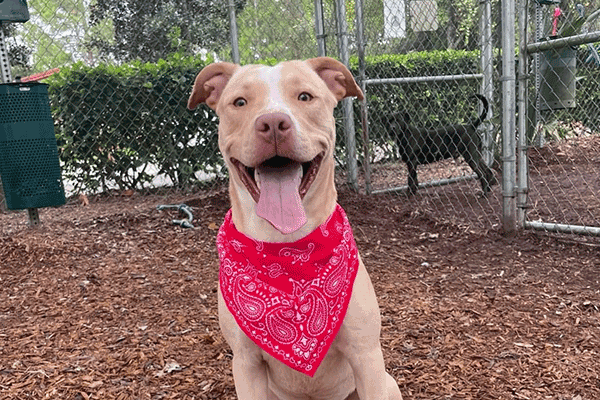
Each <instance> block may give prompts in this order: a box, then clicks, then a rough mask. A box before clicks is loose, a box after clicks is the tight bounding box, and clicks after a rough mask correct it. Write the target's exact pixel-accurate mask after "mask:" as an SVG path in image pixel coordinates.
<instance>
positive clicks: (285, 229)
mask: <svg viewBox="0 0 600 400" xmlns="http://www.w3.org/2000/svg"><path fill="white" fill-rule="evenodd" d="M258 74H259V76H260V78H261V79H262V80H263V81H265V82H266V84H267V87H268V88H269V92H268V95H267V99H266V104H265V107H264V109H263V110H262V112H261V115H264V114H268V113H273V112H278V113H285V114H287V115H288V116H290V118H291V119H292V123H294V124H295V123H296V121H295V119H294V115H293V113H292V110H291V108H290V107H289V104H287V102H286V100H285V97H284V93H283V90H284V88H283V87H282V84H281V81H282V67H281V66H275V67H262V68H260V69H259V70H258ZM257 117H258V116H257ZM255 178H256V182H257V185H258V187H259V188H260V198H259V201H258V204H257V205H256V213H257V215H258V216H260V217H261V218H264V219H265V220H267V221H269V222H270V223H271V225H273V226H274V227H275V228H276V229H277V230H279V231H280V232H281V233H283V234H289V233H292V232H295V231H297V230H298V229H300V228H301V227H302V226H304V224H306V221H307V220H306V214H305V211H304V207H303V206H302V200H301V199H300V194H299V193H298V188H299V186H300V183H301V180H302V165H301V164H300V163H298V162H293V161H291V162H289V163H287V164H285V165H281V166H279V167H273V166H266V165H261V166H258V167H257V168H256V174H255Z"/></svg>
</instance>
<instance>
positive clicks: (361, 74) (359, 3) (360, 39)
mask: <svg viewBox="0 0 600 400" xmlns="http://www.w3.org/2000/svg"><path fill="white" fill-rule="evenodd" d="M354 10H355V13H356V50H357V52H358V81H359V84H360V88H361V89H362V91H363V93H364V94H365V98H364V99H363V100H362V101H361V102H360V116H361V118H360V119H361V122H362V138H363V166H364V170H365V190H366V192H367V194H370V193H371V190H372V188H371V163H370V160H369V157H370V156H369V153H370V152H369V122H368V118H369V114H368V108H367V95H366V93H367V84H366V83H365V79H366V65H365V34H364V23H365V21H364V15H363V0H356V2H355V3H354Z"/></svg>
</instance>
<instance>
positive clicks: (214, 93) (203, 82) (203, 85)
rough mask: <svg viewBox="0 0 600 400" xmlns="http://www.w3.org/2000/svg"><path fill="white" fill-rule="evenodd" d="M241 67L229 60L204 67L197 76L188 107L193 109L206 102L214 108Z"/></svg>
mask: <svg viewBox="0 0 600 400" xmlns="http://www.w3.org/2000/svg"><path fill="white" fill-rule="evenodd" d="M239 67H240V66H239V65H237V64H232V63H228V62H219V63H214V64H210V65H208V66H206V67H204V68H203V69H202V71H200V73H199V74H198V76H196V80H195V81H194V88H193V89H192V94H191V95H190V98H189V99H188V103H187V107H188V108H189V109H190V110H193V109H194V108H196V106H197V105H198V104H200V103H206V105H208V106H209V107H210V108H212V109H213V110H214V109H215V107H216V106H217V103H218V102H219V98H221V94H222V93H223V89H224V88H225V85H227V82H229V79H230V78H231V76H232V75H233V74H234V72H235V71H236V70H237V69H238V68H239Z"/></svg>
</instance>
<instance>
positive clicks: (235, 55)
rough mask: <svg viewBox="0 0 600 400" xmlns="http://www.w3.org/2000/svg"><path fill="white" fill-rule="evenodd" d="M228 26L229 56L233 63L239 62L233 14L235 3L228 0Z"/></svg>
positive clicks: (236, 32)
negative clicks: (229, 35) (229, 30)
mask: <svg viewBox="0 0 600 400" xmlns="http://www.w3.org/2000/svg"><path fill="white" fill-rule="evenodd" d="M228 7H229V26H230V29H231V32H230V34H231V58H232V60H233V62H234V63H236V64H239V63H240V45H239V42H238V29H237V19H236V16H235V4H234V3H233V0H229V4H228Z"/></svg>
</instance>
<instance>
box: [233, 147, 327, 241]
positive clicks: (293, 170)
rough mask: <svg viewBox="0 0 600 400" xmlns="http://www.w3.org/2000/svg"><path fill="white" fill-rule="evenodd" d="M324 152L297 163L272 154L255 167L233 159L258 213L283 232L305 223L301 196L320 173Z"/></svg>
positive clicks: (290, 231) (295, 228)
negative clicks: (309, 159)
mask: <svg viewBox="0 0 600 400" xmlns="http://www.w3.org/2000/svg"><path fill="white" fill-rule="evenodd" d="M323 156H324V153H320V154H319V155H317V156H316V157H315V158H313V159H312V160H311V161H308V162H299V161H296V160H292V159H290V158H285V157H279V156H275V157H273V158H270V159H268V160H266V161H264V162H263V163H261V164H259V165H258V166H256V167H249V166H246V165H244V164H242V163H241V162H240V161H239V160H237V159H234V158H232V159H231V162H232V163H233V165H234V167H235V169H236V170H237V174H238V176H239V177H240V180H241V181H242V183H243V184H244V186H245V187H246V189H247V190H248V193H250V195H251V196H252V198H253V199H254V201H255V202H256V204H257V207H256V212H257V214H258V215H259V216H260V217H262V218H264V219H266V220H267V221H269V222H270V223H271V224H272V225H273V226H274V227H275V228H276V229H278V230H279V231H281V232H282V233H284V234H288V233H292V232H294V231H296V230H298V229H299V228H300V227H302V226H303V225H304V224H305V223H306V215H305V214H304V208H303V207H302V199H303V198H304V196H306V193H307V192H308V190H309V189H310V187H311V185H312V184H313V182H314V181H315V178H316V176H317V174H318V172H319V168H320V166H321V162H322V161H323Z"/></svg>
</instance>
